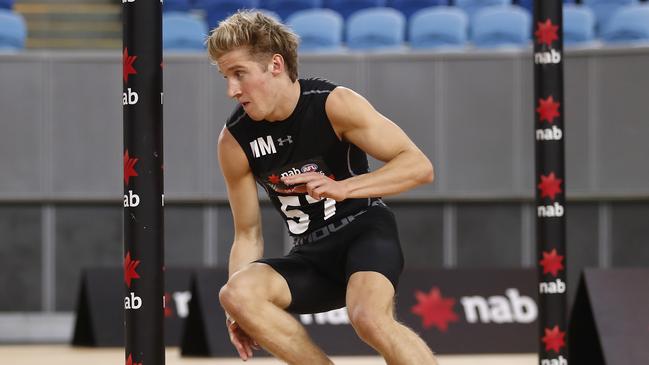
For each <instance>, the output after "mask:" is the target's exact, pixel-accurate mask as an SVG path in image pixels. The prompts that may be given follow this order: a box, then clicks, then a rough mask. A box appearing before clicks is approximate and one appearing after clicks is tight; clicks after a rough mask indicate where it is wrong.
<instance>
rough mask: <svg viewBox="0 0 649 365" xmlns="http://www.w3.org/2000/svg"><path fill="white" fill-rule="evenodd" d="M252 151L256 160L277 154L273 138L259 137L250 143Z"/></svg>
mask: <svg viewBox="0 0 649 365" xmlns="http://www.w3.org/2000/svg"><path fill="white" fill-rule="evenodd" d="M250 149H251V150H252V155H253V156H255V158H258V157H261V156H266V155H270V154H273V153H277V149H276V148H275V143H273V137H272V136H266V137H265V138H264V137H259V138H257V139H255V140H254V141H252V142H250Z"/></svg>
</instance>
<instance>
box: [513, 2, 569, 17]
mask: <svg viewBox="0 0 649 365" xmlns="http://www.w3.org/2000/svg"><path fill="white" fill-rule="evenodd" d="M563 3H564V4H574V3H575V0H563ZM514 4H516V5H519V6H522V7H524V8H525V9H527V11H529V12H530V14H533V13H534V0H514Z"/></svg>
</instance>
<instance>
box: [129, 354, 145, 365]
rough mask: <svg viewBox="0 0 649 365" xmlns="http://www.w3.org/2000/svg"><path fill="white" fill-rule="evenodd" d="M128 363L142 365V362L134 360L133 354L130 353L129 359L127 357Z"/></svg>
mask: <svg viewBox="0 0 649 365" xmlns="http://www.w3.org/2000/svg"><path fill="white" fill-rule="evenodd" d="M126 365H142V363H141V362H133V357H131V354H128V359H126Z"/></svg>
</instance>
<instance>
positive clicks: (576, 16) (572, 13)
mask: <svg viewBox="0 0 649 365" xmlns="http://www.w3.org/2000/svg"><path fill="white" fill-rule="evenodd" d="M594 40H595V14H593V11H592V10H591V9H590V8H588V7H585V6H582V5H575V4H565V5H564V6H563V44H564V45H566V46H572V45H579V44H585V43H589V42H593V41H594Z"/></svg>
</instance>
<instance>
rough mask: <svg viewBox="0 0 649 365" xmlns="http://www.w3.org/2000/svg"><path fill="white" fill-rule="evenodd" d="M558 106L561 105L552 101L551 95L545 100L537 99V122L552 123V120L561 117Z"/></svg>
mask: <svg viewBox="0 0 649 365" xmlns="http://www.w3.org/2000/svg"><path fill="white" fill-rule="evenodd" d="M559 106H561V104H560V103H557V102H556V101H554V97H552V95H550V96H548V98H547V99H545V100H544V99H539V106H538V107H537V108H536V112H537V113H539V120H540V121H544V120H545V121H547V122H548V123H554V118H556V117H558V116H560V115H561V114H560V113H559Z"/></svg>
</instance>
